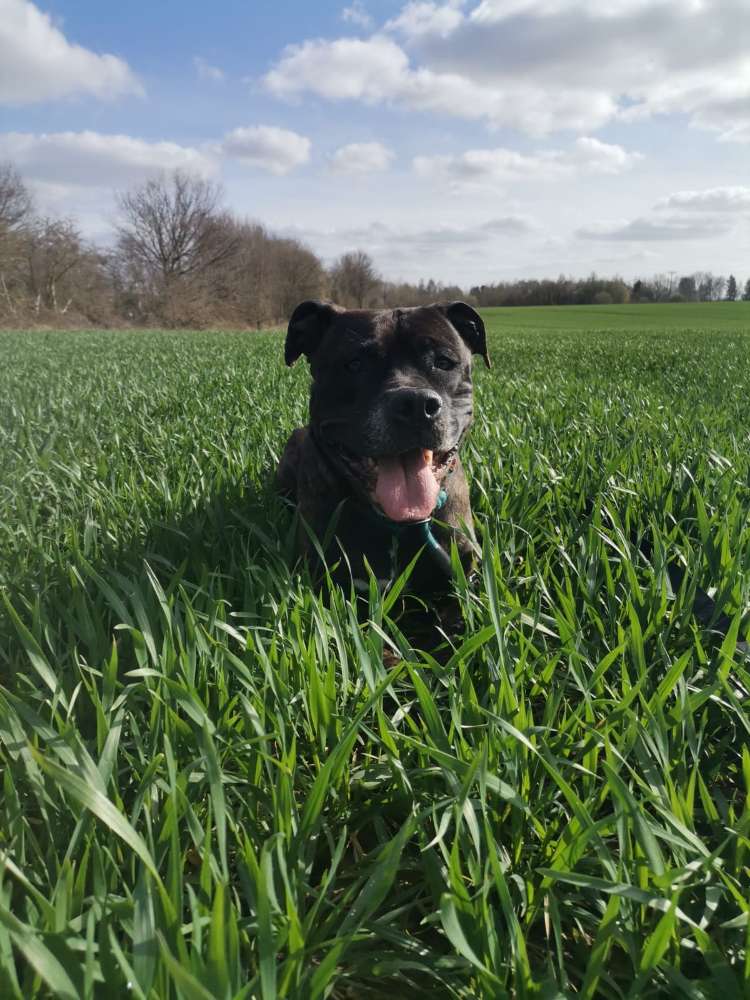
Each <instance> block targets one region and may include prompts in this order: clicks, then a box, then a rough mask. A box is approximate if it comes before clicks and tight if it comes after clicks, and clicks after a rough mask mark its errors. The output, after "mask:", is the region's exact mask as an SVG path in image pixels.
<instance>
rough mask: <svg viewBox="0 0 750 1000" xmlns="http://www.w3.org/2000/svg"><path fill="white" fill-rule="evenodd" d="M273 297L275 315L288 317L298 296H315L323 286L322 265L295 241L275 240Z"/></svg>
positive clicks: (320, 291)
mask: <svg viewBox="0 0 750 1000" xmlns="http://www.w3.org/2000/svg"><path fill="white" fill-rule="evenodd" d="M275 244H276V246H275V247H274V255H273V256H274V269H273V296H274V305H275V313H276V316H275V317H274V318H277V319H278V318H282V317H285V316H290V315H291V313H292V310H293V309H294V307H295V306H296V305H297V304H298V303H299V302H300V301H301V300H302V299H311V298H318V297H319V296H320V295H321V294H322V291H323V288H324V286H325V271H324V270H323V265H322V264H321V263H320V261H319V260H318V258H317V257H316V256H315V254H314V253H313V252H312V250H308V248H307V247H306V246H303V245H302V244H301V243H300V242H299V241H298V240H290V239H286V240H275Z"/></svg>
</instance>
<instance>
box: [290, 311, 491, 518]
mask: <svg viewBox="0 0 750 1000" xmlns="http://www.w3.org/2000/svg"><path fill="white" fill-rule="evenodd" d="M302 354H304V355H306V357H307V358H308V360H309V362H310V371H311V374H312V379H313V382H312V389H311V393H310V427H311V430H312V433H313V435H314V436H315V439H316V441H317V443H318V445H319V446H320V447H321V448H323V449H324V450H325V452H326V454H327V455H328V456H329V457H330V458H331V460H332V461H333V462H334V463H335V464H336V466H337V467H338V468H339V470H340V471H341V473H342V474H343V475H344V476H345V477H346V478H347V479H348V480H349V481H350V483H351V484H352V486H353V488H354V490H355V491H356V492H357V493H359V494H360V495H361V496H362V497H363V498H364V499H366V500H368V501H369V502H370V503H372V504H374V505H375V506H376V507H377V508H379V509H380V510H381V511H382V512H383V513H384V514H385V515H386V516H387V517H389V518H390V519H391V520H393V521H418V520H422V519H424V518H426V517H429V515H430V514H431V513H432V511H433V509H434V508H435V505H436V503H437V499H438V494H439V492H440V485H441V482H442V480H443V479H444V477H445V476H446V475H447V473H448V472H449V471H450V469H451V468H452V466H453V464H454V463H455V460H456V453H457V450H458V447H459V445H460V444H461V441H462V440H463V437H464V435H465V434H466V431H467V430H468V428H469V425H470V423H471V419H472V415H473V409H472V387H471V359H472V354H481V355H482V357H483V358H484V361H485V364H486V365H487V367H489V364H490V359H489V355H488V353H487V342H486V335H485V329H484V323H483V322H482V319H481V317H480V316H479V314H478V313H477V312H475V310H474V309H472V308H471V306H468V305H466V303H464V302H452V303H449V304H445V305H432V306H423V307H419V308H415V309H392V310H391V309H387V310H383V311H380V312H374V311H370V310H361V309H358V310H345V309H342V308H340V307H339V306H335V305H332V304H331V303H325V302H303V303H302V304H301V305H299V306H297V308H296V309H295V310H294V313H293V315H292V318H291V320H290V322H289V330H288V332H287V338H286V346H285V351H284V357H285V360H286V363H287V364H288V365H292V364H294V362H295V361H296V360H297V358H299V357H300V355H302Z"/></svg>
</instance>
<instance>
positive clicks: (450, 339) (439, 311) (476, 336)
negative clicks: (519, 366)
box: [284, 301, 490, 368]
mask: <svg viewBox="0 0 750 1000" xmlns="http://www.w3.org/2000/svg"><path fill="white" fill-rule="evenodd" d="M420 338H422V340H423V341H426V340H430V341H432V343H433V346H440V345H441V344H442V345H446V346H447V345H449V344H450V345H452V346H453V347H454V349H456V350H458V351H459V352H460V353H461V354H462V355H464V356H466V352H467V351H468V352H469V353H470V354H480V355H481V356H482V357H483V358H484V362H485V364H486V365H487V367H488V368H489V366H490V359H489V355H488V353H487V341H486V334H485V329H484V322H483V321H482V318H481V316H480V315H479V313H477V312H476V311H475V310H474V309H473V308H472V307H471V306H469V305H467V304H466V303H465V302H451V303H445V304H442V303H440V304H436V305H431V306H417V307H415V308H409V309H384V310H380V311H374V310H368V309H342V308H341V307H340V306H337V305H334V304H333V303H330V302H316V301H308V302H303V303H301V304H300V305H299V306H297V308H296V309H295V310H294V313H293V314H292V317H291V319H290V321H289V328H288V331H287V338H286V344H285V347H284V358H285V360H286V363H287V364H288V365H292V364H294V362H295V361H296V360H297V358H299V357H300V355H302V354H304V355H306V357H307V358H308V360H309V361H310V362H311V363H313V362H314V361H317V360H318V357H317V356H318V355H319V354H320V353H323V354H325V356H326V358H331V357H333V356H334V355H339V354H340V353H341V351H343V350H346V349H347V348H348V349H349V350H352V348H353V347H356V346H357V345H359V347H360V348H364V347H368V348H369V349H371V350H373V351H377V352H378V353H382V352H387V353H390V352H391V351H397V350H398V349H399V348H408V347H409V346H413V345H414V344H415V342H416V341H418V340H419V339H420ZM322 346H324V347H325V350H324V351H323V352H321V351H320V348H321V347H322ZM313 367H314V366H313Z"/></svg>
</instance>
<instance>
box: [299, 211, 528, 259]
mask: <svg viewBox="0 0 750 1000" xmlns="http://www.w3.org/2000/svg"><path fill="white" fill-rule="evenodd" d="M535 230H536V225H535V224H534V222H533V221H532V220H531V219H529V218H528V217H526V216H523V215H505V216H499V217H498V218H495V219H490V220H489V221H482V222H477V223H474V224H471V225H466V226H452V225H436V226H431V227H426V228H422V229H410V228H408V227H403V226H390V225H385V224H384V223H382V222H373V223H371V224H370V225H366V226H358V227H354V228H349V229H339V230H333V231H329V232H325V233H323V232H320V231H319V230H305V231H304V236H305V238H306V239H308V240H310V241H311V242H312V243H321V242H322V243H326V242H334V243H335V244H336V245H337V246H341V247H344V248H347V247H348V248H351V247H353V246H359V247H363V248H364V249H367V250H369V251H372V252H373V253H374V252H389V253H390V252H392V251H393V250H394V249H396V248H398V250H399V252H401V253H404V252H406V253H411V252H419V251H423V250H425V251H426V250H431V249H433V248H435V249H441V248H444V247H449V248H450V247H455V246H461V245H463V246H474V245H485V244H487V243H488V242H490V241H492V240H494V239H496V238H511V237H519V236H526V235H528V234H530V233H533V232H534V231H535Z"/></svg>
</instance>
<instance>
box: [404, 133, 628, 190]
mask: <svg viewBox="0 0 750 1000" xmlns="http://www.w3.org/2000/svg"><path fill="white" fill-rule="evenodd" d="M640 159H642V157H641V154H640V153H635V152H630V151H628V150H626V149H623V147H622V146H616V145H610V144H608V143H605V142H600V141H599V140H598V139H592V138H589V137H587V136H584V137H582V138H580V139H577V140H576V142H575V143H574V144H573V146H572V147H571V148H570V149H568V150H558V149H552V150H544V151H542V152H540V153H533V154H524V153H518V152H516V151H515V150H512V149H504V148H498V149H469V150H467V151H466V152H464V153H459V154H456V155H450V156H417V157H415V159H414V169H415V171H416V172H417V173H418V174H420V175H422V176H426V177H437V178H440V179H444V180H447V181H450V182H451V183H453V184H455V185H458V186H467V185H474V184H481V185H486V184H497V183H502V182H505V181H511V180H519V179H523V180H526V179H529V178H531V177H562V176H566V175H575V174H578V173H594V174H619V173H622V172H623V171H625V170H629V169H630V168H631V167H632V166H633V165H634V164H635V163H637V162H638V161H639V160H640Z"/></svg>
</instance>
